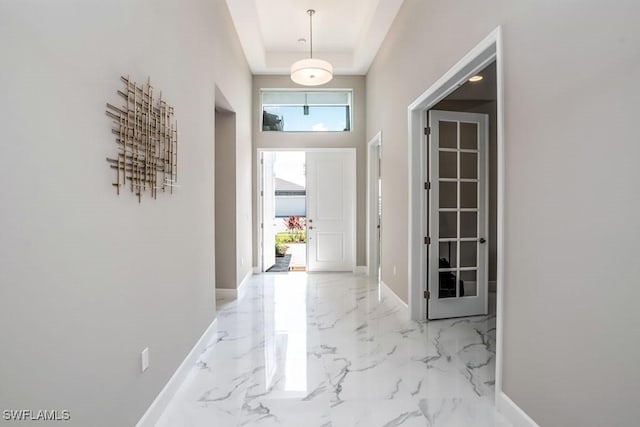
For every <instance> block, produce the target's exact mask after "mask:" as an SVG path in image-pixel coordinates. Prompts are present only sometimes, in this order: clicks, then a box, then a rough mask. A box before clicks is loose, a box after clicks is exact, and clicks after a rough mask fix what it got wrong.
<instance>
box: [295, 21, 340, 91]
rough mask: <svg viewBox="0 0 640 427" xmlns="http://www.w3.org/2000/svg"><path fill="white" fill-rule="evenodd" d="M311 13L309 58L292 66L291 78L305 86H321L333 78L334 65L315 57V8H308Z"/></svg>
mask: <svg viewBox="0 0 640 427" xmlns="http://www.w3.org/2000/svg"><path fill="white" fill-rule="evenodd" d="M307 13H308V14H309V41H310V49H309V58H306V59H301V60H300V61H296V62H294V63H293V65H292V66H291V80H293V81H294V82H295V83H298V84H300V85H303V86H319V85H323V84H325V83H327V82H329V81H331V79H333V66H332V65H331V64H330V63H329V62H327V61H324V60H322V59H316V58H314V57H313V21H312V20H313V14H314V13H316V11H315V10H313V9H309V10H307Z"/></svg>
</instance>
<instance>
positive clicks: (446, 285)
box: [438, 271, 457, 298]
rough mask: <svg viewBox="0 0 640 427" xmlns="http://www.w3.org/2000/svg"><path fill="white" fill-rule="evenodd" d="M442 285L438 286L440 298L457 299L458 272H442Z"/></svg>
mask: <svg viewBox="0 0 640 427" xmlns="http://www.w3.org/2000/svg"><path fill="white" fill-rule="evenodd" d="M439 276H440V283H439V286H438V298H455V297H456V296H457V295H456V272H455V271H441V272H440V274H439Z"/></svg>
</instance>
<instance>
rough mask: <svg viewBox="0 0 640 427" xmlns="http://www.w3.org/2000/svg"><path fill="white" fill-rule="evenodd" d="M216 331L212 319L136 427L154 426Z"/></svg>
mask: <svg viewBox="0 0 640 427" xmlns="http://www.w3.org/2000/svg"><path fill="white" fill-rule="evenodd" d="M217 331H218V319H217V318H216V319H213V322H211V324H210V325H209V327H207V330H205V331H204V333H203V334H202V336H201V337H200V339H199V340H198V342H196V344H195V345H194V346H193V348H192V349H191V351H190V352H189V354H187V357H186V358H185V359H184V360H183V361H182V363H181V364H180V366H178V369H176V371H175V372H174V373H173V375H172V376H171V378H170V379H169V381H168V382H167V384H165V386H164V388H163V389H162V391H160V393H159V394H158V395H157V396H156V398H155V400H154V401H153V403H151V406H149V408H148V409H147V411H146V412H145V413H144V415H143V416H142V418H140V421H138V424H136V427H153V426H155V425H156V423H157V422H158V420H159V419H160V416H161V415H162V413H163V412H164V410H165V409H166V408H167V405H168V404H169V402H170V401H171V399H172V398H173V396H174V395H175V394H176V392H177V391H178V388H180V386H181V385H182V383H183V382H184V380H185V379H186V377H187V375H188V374H189V372H190V371H191V369H192V368H193V367H194V366H195V364H196V362H197V361H198V358H199V357H200V355H201V354H202V352H203V351H204V350H205V348H206V347H207V344H209V343H210V342H211V341H212V340H213V339H214V337H215V334H216V332H217Z"/></svg>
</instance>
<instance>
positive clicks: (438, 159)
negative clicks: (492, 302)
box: [428, 111, 489, 319]
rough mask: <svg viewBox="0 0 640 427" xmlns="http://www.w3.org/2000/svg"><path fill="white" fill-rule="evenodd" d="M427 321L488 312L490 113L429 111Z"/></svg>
mask: <svg viewBox="0 0 640 427" xmlns="http://www.w3.org/2000/svg"><path fill="white" fill-rule="evenodd" d="M428 123H429V128H430V131H431V132H430V138H429V143H430V149H429V176H430V177H429V181H430V183H431V189H430V191H429V208H430V209H429V214H430V215H429V237H430V243H429V274H428V277H429V280H428V289H429V293H430V296H429V312H428V317H429V319H442V318H447V317H460V316H474V315H481V314H487V312H488V304H487V302H488V286H487V253H488V250H487V246H488V245H487V243H486V241H487V228H488V227H487V206H488V193H487V183H488V157H487V144H488V131H489V128H488V125H487V124H488V116H487V115H486V114H472V113H458V112H451V111H430V112H429V114H428Z"/></svg>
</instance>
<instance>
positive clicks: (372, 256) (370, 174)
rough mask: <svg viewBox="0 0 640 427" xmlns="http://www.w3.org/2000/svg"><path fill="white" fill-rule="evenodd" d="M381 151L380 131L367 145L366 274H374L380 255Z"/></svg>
mask: <svg viewBox="0 0 640 427" xmlns="http://www.w3.org/2000/svg"><path fill="white" fill-rule="evenodd" d="M381 150H382V131H379V132H378V133H377V134H376V136H374V137H373V138H371V140H370V141H369V143H368V144H367V272H368V275H369V276H373V275H374V274H375V271H374V266H376V265H380V258H381V257H380V254H379V253H378V251H377V249H376V248H377V247H378V246H379V245H380V242H379V238H378V229H377V222H378V198H379V197H380V193H379V190H378V177H379V176H380V165H379V160H378V159H379V158H380V152H381Z"/></svg>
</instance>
